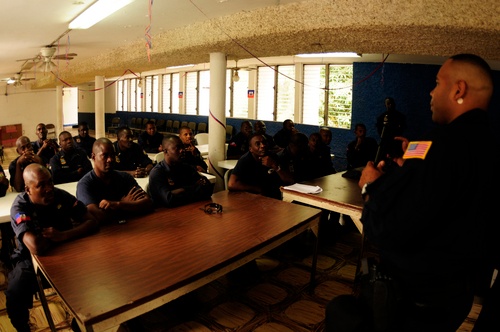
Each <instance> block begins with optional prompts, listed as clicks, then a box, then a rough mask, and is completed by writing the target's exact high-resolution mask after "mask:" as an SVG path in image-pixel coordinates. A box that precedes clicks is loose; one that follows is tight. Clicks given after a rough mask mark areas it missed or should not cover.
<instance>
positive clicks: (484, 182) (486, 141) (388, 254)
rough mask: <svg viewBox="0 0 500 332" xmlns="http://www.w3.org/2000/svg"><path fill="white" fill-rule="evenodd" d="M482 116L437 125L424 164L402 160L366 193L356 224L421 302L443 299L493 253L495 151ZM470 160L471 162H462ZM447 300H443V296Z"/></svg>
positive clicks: (476, 113) (473, 114) (495, 233)
mask: <svg viewBox="0 0 500 332" xmlns="http://www.w3.org/2000/svg"><path fill="white" fill-rule="evenodd" d="M487 117H488V115H487V113H486V112H483V111H481V110H472V111H469V112H467V113H465V114H463V115H461V116H459V117H458V118H456V119H455V120H454V121H452V122H451V123H449V124H448V125H445V126H442V127H438V128H437V129H436V130H435V131H433V132H432V133H431V134H430V135H429V137H428V138H427V140H426V141H430V142H432V144H431V146H430V149H429V150H428V152H427V155H426V156H425V158H423V157H422V158H415V159H407V160H406V161H405V163H404V165H403V167H397V166H394V167H392V168H390V169H389V170H388V171H387V172H386V173H385V174H384V175H382V177H381V178H379V179H378V180H377V181H375V182H373V183H372V184H370V185H369V186H368V188H367V193H368V197H369V198H368V201H367V202H366V203H365V205H364V209H363V215H362V218H361V220H362V222H363V226H364V231H365V233H366V236H367V239H368V240H370V241H371V242H372V243H374V244H376V245H377V246H378V247H379V249H380V253H381V258H383V260H384V262H385V263H386V264H387V265H388V266H390V267H391V268H392V272H393V274H395V275H396V276H397V277H399V278H400V280H402V281H403V282H404V283H405V285H406V286H407V290H409V291H410V294H411V296H413V297H414V298H416V299H417V300H418V301H422V302H424V303H425V301H426V300H428V299H429V298H431V299H432V298H439V297H440V296H441V297H443V294H442V293H441V291H442V290H443V289H444V288H445V287H444V286H446V285H451V284H453V281H454V280H463V278H468V277H470V276H471V273H473V272H475V270H476V268H475V267H474V265H475V264H477V263H479V262H481V261H482V260H483V259H487V258H488V256H489V255H490V254H492V253H498V252H499V250H498V248H496V249H494V248H492V247H491V246H490V245H491V244H492V243H494V239H492V238H493V237H496V236H498V225H499V222H498V220H497V219H498V218H497V217H496V211H494V209H495V203H496V202H495V201H497V200H498V199H497V198H496V196H495V195H492V194H491V193H495V192H496V191H498V188H499V187H498V180H497V178H498V177H496V176H491V174H492V171H493V170H494V169H496V165H495V162H496V160H498V158H499V156H498V154H499V151H500V149H499V148H498V146H496V144H495V143H494V142H495V139H494V138H493V136H492V135H491V134H490V133H489V131H488V129H489V125H488V119H487ZM470 154H473V155H474V158H473V160H467V158H466V159H464V156H467V155H470ZM444 296H446V294H444Z"/></svg>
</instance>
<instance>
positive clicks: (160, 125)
mask: <svg viewBox="0 0 500 332" xmlns="http://www.w3.org/2000/svg"><path fill="white" fill-rule="evenodd" d="M156 131H158V132H159V133H162V132H165V120H164V119H159V120H158V121H156Z"/></svg>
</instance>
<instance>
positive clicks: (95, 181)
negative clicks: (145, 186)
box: [76, 138, 152, 223]
mask: <svg viewBox="0 0 500 332" xmlns="http://www.w3.org/2000/svg"><path fill="white" fill-rule="evenodd" d="M92 160H93V161H94V169H93V170H92V171H90V172H88V173H87V174H85V176H84V177H82V178H81V179H80V181H78V184H77V186H76V197H77V198H78V199H79V200H81V201H82V202H83V203H84V204H85V205H86V206H87V208H88V209H89V211H90V212H91V213H92V214H93V215H94V216H96V218H97V220H98V221H99V223H109V222H116V221H121V220H124V219H125V217H128V216H131V215H137V214H142V213H147V212H150V211H151V207H152V201H151V199H150V198H149V195H148V194H147V193H146V192H145V191H144V190H142V188H141V187H140V186H139V185H138V184H137V182H136V181H135V179H134V178H133V177H132V175H130V174H128V173H126V172H120V171H116V170H114V168H113V166H114V161H115V150H114V149H113V143H111V141H110V140H109V139H107V138H99V139H98V140H97V141H96V142H95V143H94V147H93V149H92Z"/></svg>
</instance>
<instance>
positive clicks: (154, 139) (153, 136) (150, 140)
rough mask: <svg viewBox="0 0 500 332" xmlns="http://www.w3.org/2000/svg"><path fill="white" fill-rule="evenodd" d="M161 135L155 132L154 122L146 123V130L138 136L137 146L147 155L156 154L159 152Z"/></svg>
mask: <svg viewBox="0 0 500 332" xmlns="http://www.w3.org/2000/svg"><path fill="white" fill-rule="evenodd" d="M162 140H163V135H162V134H160V133H159V132H157V131H156V125H155V122H154V121H152V120H149V121H148V122H146V130H145V131H143V132H142V133H141V134H140V135H139V139H138V143H139V146H140V147H141V148H142V149H143V150H144V151H146V152H147V153H158V152H160V151H161V141H162Z"/></svg>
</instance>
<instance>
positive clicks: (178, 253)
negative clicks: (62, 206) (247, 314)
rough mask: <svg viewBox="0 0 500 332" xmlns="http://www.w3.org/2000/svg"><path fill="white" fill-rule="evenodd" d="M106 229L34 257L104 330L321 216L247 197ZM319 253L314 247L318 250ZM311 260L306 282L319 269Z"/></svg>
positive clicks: (82, 319) (83, 323) (218, 199)
mask: <svg viewBox="0 0 500 332" xmlns="http://www.w3.org/2000/svg"><path fill="white" fill-rule="evenodd" d="M211 201H212V202H215V203H218V204H221V205H222V206H223V212H222V213H220V214H219V213H217V214H206V213H205V212H204V211H203V208H204V206H205V204H207V203H210V201H202V202H197V203H192V204H189V205H186V206H181V207H177V208H173V209H161V210H157V211H155V212H154V213H152V214H148V215H146V216H143V217H138V218H134V219H130V220H128V222H127V223H125V224H113V225H106V226H103V227H102V228H101V230H100V231H99V232H98V233H96V234H94V235H91V236H88V237H85V238H82V239H78V240H75V241H73V242H68V243H64V244H62V245H60V246H58V247H56V248H54V249H53V250H52V251H50V252H49V253H48V254H47V255H46V256H36V255H34V256H33V262H34V264H35V267H36V271H37V274H38V275H39V274H40V273H42V274H43V275H45V277H46V278H47V280H48V281H49V282H50V284H51V285H52V286H53V288H54V289H55V290H56V291H57V293H58V294H59V295H60V297H61V299H62V300H63V301H64V303H65V304H66V306H67V307H68V308H69V310H70V311H71V313H72V314H73V315H74V317H75V318H76V320H77V322H78V324H79V326H80V328H81V329H82V330H87V331H103V330H106V329H113V328H117V327H118V326H119V324H121V323H123V322H125V321H127V320H129V319H132V318H134V317H136V316H139V315H141V314H143V313H146V312H148V311H150V310H153V309H154V308H157V307H159V306H161V305H163V304H165V303H167V302H169V301H172V300H174V299H176V298H178V297H179V296H181V295H183V294H186V293H188V292H190V291H192V290H195V289H197V288H199V287H201V286H203V285H205V284H207V283H209V282H211V281H213V280H215V279H217V278H219V277H220V276H222V275H224V274H226V273H228V272H229V271H231V270H234V269H236V268H238V267H240V266H242V265H244V264H245V263H247V262H249V261H251V260H253V259H255V258H257V257H259V256H261V255H263V254H265V253H266V252H268V251H269V250H271V249H273V248H276V247H277V246H279V245H280V244H282V243H284V242H286V241H288V240H290V239H291V238H293V237H295V236H296V235H298V234H300V233H301V232H303V231H305V230H307V229H313V230H314V229H317V227H318V223H319V218H320V214H321V211H320V210H318V209H314V208H310V207H306V206H301V205H297V204H290V203H288V202H282V201H279V200H275V199H271V198H267V197H263V196H261V195H254V194H250V193H245V192H228V191H220V192H218V193H215V194H214V195H212V200H211ZM316 249H317V248H316ZM316 260H317V250H316V251H315V255H314V257H313V264H312V270H311V282H312V283H313V281H314V278H315V271H316Z"/></svg>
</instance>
